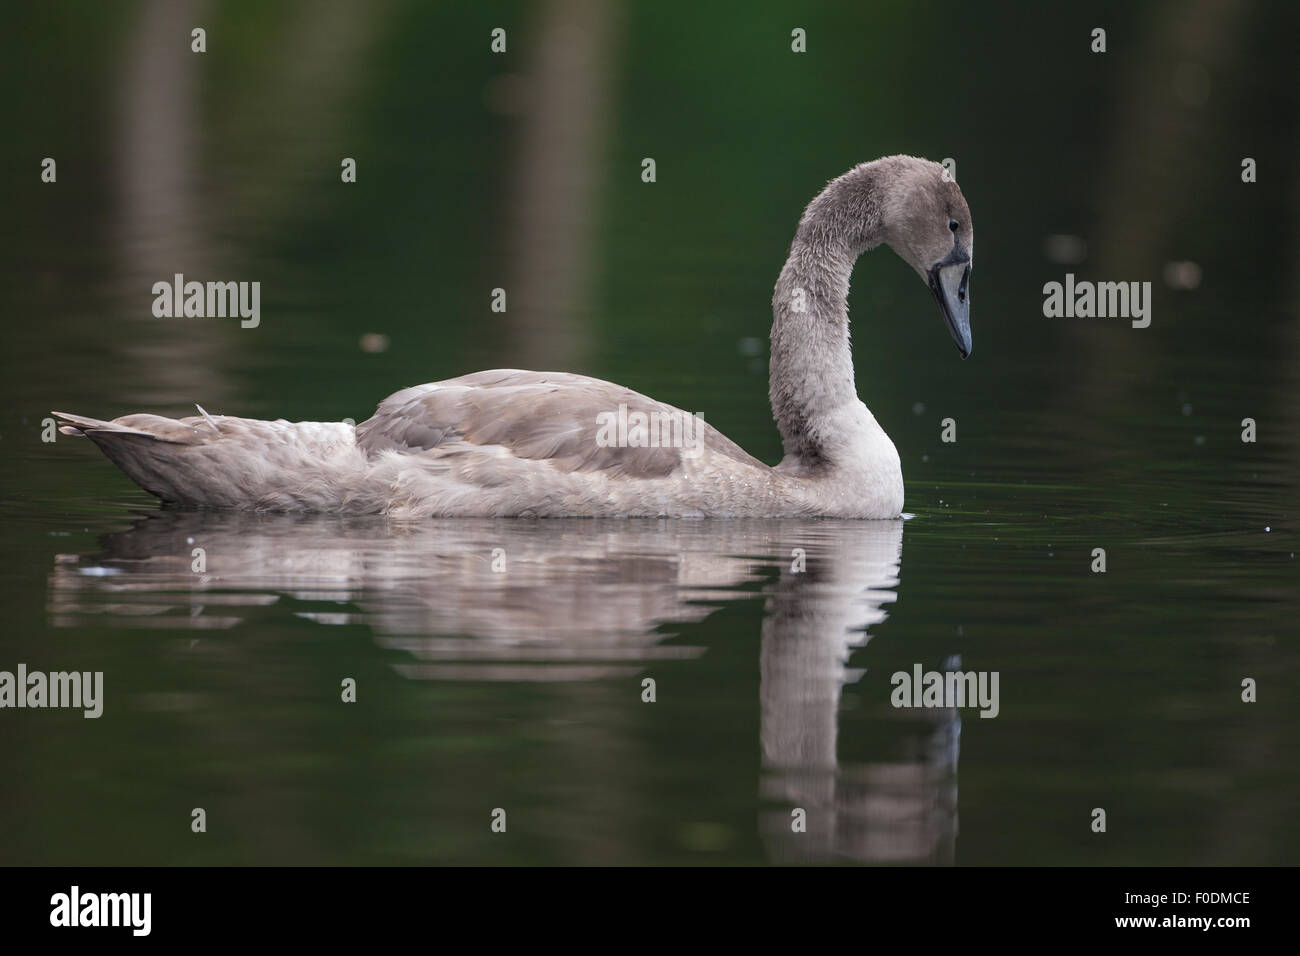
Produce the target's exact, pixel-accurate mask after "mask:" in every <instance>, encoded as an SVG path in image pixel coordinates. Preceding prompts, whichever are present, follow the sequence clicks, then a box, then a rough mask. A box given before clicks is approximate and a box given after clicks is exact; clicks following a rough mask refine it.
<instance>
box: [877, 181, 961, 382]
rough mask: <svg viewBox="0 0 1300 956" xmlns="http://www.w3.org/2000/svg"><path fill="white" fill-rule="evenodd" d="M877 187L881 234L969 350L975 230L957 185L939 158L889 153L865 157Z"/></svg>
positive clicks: (951, 329) (958, 340) (954, 333)
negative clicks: (872, 160)
mask: <svg viewBox="0 0 1300 956" xmlns="http://www.w3.org/2000/svg"><path fill="white" fill-rule="evenodd" d="M870 167H878V168H877V169H875V170H874V173H875V175H874V177H873V178H874V179H875V180H876V185H877V187H878V189H879V194H880V197H881V202H880V227H881V230H882V231H881V236H882V238H883V241H884V242H885V244H886V245H888V246H889V247H890V248H891V249H893V250H894V251H895V252H897V253H898V254H899V255H900V256H901V257H902V258H903V260H904V261H906V262H907V264H908V265H910V266H911V267H912V268H913V269H915V270H916V272H917V274H918V275H919V276H920V277H921V278H922V279H923V280H925V282H926V284H927V285H929V287H930V291H931V292H933V293H934V297H935V299H936V301H938V303H939V308H940V310H941V311H942V312H943V317H944V321H945V322H946V323H947V325H948V331H949V332H951V333H952V338H953V341H954V342H956V343H957V348H958V350H959V351H960V352H961V357H962V358H966V357H967V356H968V355H970V353H971V348H972V346H971V334H970V271H971V266H972V265H974V258H975V230H974V226H973V225H972V224H971V218H970V209H969V208H967V206H966V199H965V197H963V196H962V194H961V189H960V188H959V187H958V186H957V183H956V182H955V181H954V180H953V179H952V177H950V176H949V175H948V174H947V172H946V170H945V169H944V168H943V167H942V166H940V165H939V164H938V163H934V162H930V161H929V160H926V159H917V158H915V157H913V156H889V157H887V158H885V159H881V160H877V161H876V162H875V163H868V164H867V168H870Z"/></svg>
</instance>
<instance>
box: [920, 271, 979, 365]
mask: <svg viewBox="0 0 1300 956" xmlns="http://www.w3.org/2000/svg"><path fill="white" fill-rule="evenodd" d="M955 253H956V250H954V255H950V256H948V258H947V259H945V260H944V261H943V262H940V263H939V264H938V265H936V266H935V267H934V268H933V269H931V270H930V291H931V292H933V293H934V298H935V300H936V301H937V302H938V303H939V308H940V309H942V310H943V318H944V321H946V322H947V323H948V331H949V332H951V333H952V340H953V341H954V342H956V343H957V349H958V351H960V352H961V357H962V358H966V357H967V356H969V355H970V353H971V350H972V348H973V346H972V345H971V338H970V262H969V260H967V259H965V257H964V256H962V257H960V258H959V257H958V256H957V255H956V254H955Z"/></svg>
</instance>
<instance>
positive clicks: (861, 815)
mask: <svg viewBox="0 0 1300 956" xmlns="http://www.w3.org/2000/svg"><path fill="white" fill-rule="evenodd" d="M902 535H903V522H902V521H901V520H896V521H876V522H837V521H824V520H810V521H802V520H736V521H669V520H641V519H634V520H614V519H610V520H604V519H574V520H548V521H520V520H511V519H500V520H442V521H439V520H434V521H422V522H419V523H409V524H407V523H390V522H386V521H385V520H384V519H383V518H372V517H365V518H337V517H326V516H290V515H259V514H250V513H246V512H232V513H224V512H218V513H214V512H195V511H180V510H164V511H160V512H156V513H151V514H149V515H148V516H146V517H143V518H141V519H139V520H138V521H136V523H135V525H134V526H133V527H131V528H130V529H129V530H126V531H124V532H120V533H116V534H111V535H108V536H106V537H105V538H104V539H103V540H102V548H101V550H100V551H99V552H98V553H90V554H84V555H60V556H58V558H57V559H56V562H55V565H54V567H53V570H52V571H51V574H50V579H49V612H50V617H51V620H52V622H53V623H54V624H55V625H56V626H81V625H84V624H86V623H89V616H94V618H95V619H96V620H97V621H98V622H100V623H102V622H103V620H105V619H106V618H107V619H108V620H112V621H118V622H121V623H123V624H125V625H128V626H131V627H137V628H138V627H142V626H145V627H147V626H154V627H161V628H169V629H194V630H204V629H209V628H229V627H233V626H235V625H238V624H240V623H242V622H243V621H245V620H246V619H247V618H248V617H249V616H250V615H252V614H254V613H256V614H258V615H265V614H266V613H268V612H267V606H268V605H275V604H278V603H281V602H282V601H283V602H285V603H286V604H288V603H292V604H293V607H291V608H289V607H286V608H285V609H284V610H283V611H280V610H278V609H274V608H273V609H272V613H283V614H292V615H295V616H297V617H300V618H306V619H308V620H312V621H315V622H317V623H319V624H321V625H325V626H330V625H340V624H342V625H364V626H365V627H367V628H368V629H369V631H370V632H371V633H372V634H373V636H374V640H375V641H376V642H377V643H378V644H379V645H380V646H382V647H384V648H386V649H389V650H393V651H397V652H400V653H399V655H398V659H397V661H396V663H394V664H393V666H394V668H395V669H396V670H397V672H398V673H399V674H400V675H401V676H403V677H405V678H409V679H414V680H442V681H448V680H451V681H454V680H461V679H466V680H475V681H585V680H602V679H608V678H617V677H631V676H636V675H638V674H643V673H645V672H647V669H648V668H650V667H651V666H652V665H654V664H655V663H656V662H661V661H666V660H670V659H672V660H682V659H691V658H695V657H698V656H699V655H701V654H703V653H705V650H706V649H705V648H703V647H699V646H694V645H692V644H690V643H689V641H687V642H682V641H681V640H679V639H674V637H675V635H676V634H677V633H678V632H679V631H680V630H681V626H682V625H685V624H690V623H693V622H698V621H701V620H703V619H704V618H706V617H708V616H709V615H710V614H712V613H714V611H715V610H716V609H717V608H718V607H719V606H721V605H722V604H725V603H728V602H734V601H744V600H762V601H763V603H764V615H763V623H762V631H761V641H760V646H759V647H758V649H757V653H758V657H759V673H760V684H759V702H758V703H759V708H760V738H761V740H760V744H761V753H762V779H761V782H760V784H759V797H760V800H761V809H760V826H761V830H762V834H763V837H764V842H765V844H766V846H767V848H768V852H769V854H770V855H771V856H772V858H773V859H775V860H777V861H779V862H812V861H828V860H836V859H846V860H860V861H881V862H883V861H898V862H927V861H928V862H951V861H952V859H953V855H954V848H955V840H956V829H957V826H956V821H957V793H956V770H957V757H958V742H959V737H960V718H959V716H958V714H957V712H956V711H955V710H932V711H926V712H924V715H923V717H922V718H921V719H920V720H907V721H903V720H898V721H890V722H889V724H888V731H889V734H890V735H891V740H892V741H893V743H894V744H896V746H892V747H891V750H892V751H893V752H894V753H896V754H903V755H904V756H902V757H898V756H894V757H891V759H890V760H889V761H885V762H841V760H840V759H839V747H838V736H839V728H840V711H841V694H842V691H843V688H844V687H845V686H846V685H849V684H853V683H854V682H856V681H858V679H859V678H860V677H861V676H862V673H863V671H862V670H861V669H854V668H851V667H850V666H849V656H850V654H851V653H852V652H853V651H854V649H856V648H860V647H863V646H864V645H865V644H866V643H867V642H868V641H869V640H870V636H871V635H870V629H871V628H873V627H875V626H876V625H877V624H879V623H880V622H882V621H884V620H885V618H886V617H887V610H886V609H887V607H888V605H890V604H891V603H892V602H893V601H895V600H896V598H897V593H896V591H895V590H894V589H895V588H896V586H897V585H898V578H899V566H900V559H901V553H902ZM859 660H860V661H865V662H866V663H869V661H870V659H869V656H865V655H860V656H859ZM737 679H743V678H741V677H739V676H738V678H737ZM872 687H873V688H875V689H879V688H887V687H888V682H887V681H886V680H876V681H874V682H873V683H872ZM873 692H874V691H873ZM882 700H883V696H882ZM875 703H876V704H879V703H880V701H876V702H875ZM796 809H798V810H802V811H804V813H805V815H806V822H805V824H804V826H803V828H802V830H801V829H800V828H799V827H796V826H795V825H794V824H793V822H792V821H793V816H792V812H793V811H795V810H796Z"/></svg>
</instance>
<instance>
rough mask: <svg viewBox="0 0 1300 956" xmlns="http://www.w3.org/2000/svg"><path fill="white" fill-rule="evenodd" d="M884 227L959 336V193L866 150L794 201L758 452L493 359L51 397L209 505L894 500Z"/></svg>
mask: <svg viewBox="0 0 1300 956" xmlns="http://www.w3.org/2000/svg"><path fill="white" fill-rule="evenodd" d="M881 243H884V244H886V245H888V246H890V247H891V248H892V249H894V251H896V252H897V253H898V254H899V255H900V256H901V257H902V258H903V259H904V260H905V261H906V262H907V263H908V264H910V265H911V266H912V268H914V269H915V270H916V271H917V273H918V274H919V275H920V276H921V278H922V279H924V280H925V281H926V283H927V284H928V285H929V287H930V290H931V291H932V292H933V293H934V297H935V299H936V300H938V303H939V307H940V309H941V311H942V313H943V317H944V320H945V321H946V322H947V325H948V330H949V331H950V332H951V333H952V337H953V339H954V340H955V341H956V343H957V348H958V350H959V351H960V352H961V356H962V358H965V357H966V356H968V355H969V354H970V352H971V332H970V294H969V282H970V271H971V264H972V256H973V252H974V233H973V231H972V226H971V218H970V211H969V209H967V207H966V201H965V199H963V198H962V194H961V190H960V189H958V188H957V184H956V183H955V182H952V181H951V180H950V179H949V178H948V177H947V176H946V175H945V173H944V170H943V167H941V166H940V165H939V164H937V163H933V162H930V161H928V160H923V159H917V158H915V157H912V156H887V157H885V158H883V159H878V160H876V161H875V162H871V163H863V164H862V165H860V166H856V167H854V168H853V169H851V170H849V171H848V172H847V173H845V174H844V175H843V176H840V177H839V178H838V179H835V180H832V181H831V182H830V183H829V184H828V185H827V186H826V188H825V189H823V190H822V191H821V193H820V194H818V196H817V197H816V198H815V199H814V200H813V201H812V202H811V203H809V205H808V208H807V209H806V210H805V211H804V214H803V217H802V218H801V219H800V220H799V228H798V230H797V231H796V233H795V237H794V241H793V242H792V243H791V244H790V254H789V257H788V258H787V260H786V263H785V267H784V268H783V269H782V270H781V275H780V278H779V279H777V283H776V291H775V293H774V295H773V297H772V359H771V366H770V389H769V391H770V396H771V400H772V412H773V415H774V416H775V417H776V423H777V426H778V428H779V429H780V431H781V439H782V442H783V443H784V447H785V457H784V458H783V459H782V460H781V462H780V464H778V465H777V466H776V467H769V466H768V465H765V464H763V463H762V462H761V461H758V460H757V459H755V458H752V457H751V456H749V455H748V454H746V453H745V452H744V451H743V450H742V449H741V448H740V447H739V446H737V445H736V444H735V443H734V442H732V441H731V440H730V439H728V438H726V437H725V436H724V435H722V434H721V433H720V432H718V431H717V430H716V429H714V428H712V427H710V426H709V425H706V424H705V423H704V422H703V421H702V420H700V419H699V418H697V417H694V416H691V415H688V414H687V413H685V412H683V411H681V410H680V409H676V408H673V407H672V406H670V405H665V404H663V403H662V402H656V401H654V400H653V399H651V398H647V397H646V396H644V395H641V394H640V393H638V392H634V391H632V390H631V389H629V388H624V387H623V386H621V385H614V384H612V383H610V382H604V381H601V380H600V379H595V378H588V377H586V376H584V375H573V374H570V373H567V372H524V371H518V370H515V369H496V370H493V371H488V372H476V373H474V374H472V375H465V376H462V377H460V378H453V379H448V380H447V381H443V382H434V383H432V384H428V385H417V386H414V387H413V388H407V389H403V390H402V391H400V392H397V393H396V394H394V395H391V396H389V397H388V398H387V399H385V400H384V401H383V402H382V403H381V404H380V406H379V408H378V410H377V411H376V412H375V415H374V417H372V418H370V419H369V420H368V421H364V422H362V423H361V424H360V425H357V426H356V427H355V428H354V427H353V426H352V425H349V424H347V423H345V422H287V421H284V420H279V421H273V422H268V421H258V420H254V419H247V418H230V417H227V416H224V415H218V416H212V415H208V414H207V413H206V412H203V409H202V408H200V409H199V410H200V412H202V414H201V415H200V416H197V417H192V418H182V419H179V420H177V419H171V418H162V417H159V416H157V415H148V414H137V415H125V416H123V417H121V418H117V419H114V420H113V421H111V422H105V421H99V420H97V419H93V418H83V417H81V416H78V415H69V414H66V413H63V412H55V413H54V414H55V415H56V416H57V417H58V418H59V419H60V421H61V423H62V427H61V430H62V431H63V432H64V433H65V434H69V435H85V436H87V437H89V438H90V439H91V440H92V441H94V442H95V444H97V445H98V446H99V447H100V449H102V450H103V452H104V453H105V454H106V455H107V456H108V457H109V459H110V460H112V461H113V462H114V463H115V464H116V465H117V466H118V467H119V468H121V469H122V470H123V471H125V472H126V473H127V475H129V476H130V477H131V478H132V479H133V480H134V481H135V482H136V483H137V484H139V485H140V486H141V487H142V488H144V489H145V490H146V491H149V492H151V493H152V494H154V495H157V496H158V497H159V498H162V499H163V500H165V501H172V502H178V503H182V504H188V505H198V506H205V507H216V508H247V509H261V510H273V511H323V512H334V513H351V514H390V515H395V516H404V517H418V516H448V517H452V516H483V517H495V516H539V517H545V516H563V515H581V516H629V517H630V516H671V517H704V516H737V517H785V516H810V515H824V516H833V517H843V518H893V517H896V516H897V515H898V514H899V512H900V511H901V509H902V506H903V475H902V470H901V469H900V467H899V461H898V452H897V451H896V450H895V448H894V444H893V442H891V441H890V440H889V436H888V435H886V434H885V432H884V430H883V429H881V427H880V426H879V425H878V424H876V420H875V418H874V417H872V415H871V412H869V411H868V410H867V407H866V406H865V405H863V404H862V402H861V401H859V400H858V396H857V391H856V389H855V387H854V381H853V359H852V355H851V353H850V350H849V320H848V293H849V275H850V273H851V272H852V269H853V263H854V261H855V260H856V259H857V258H858V256H859V255H861V254H862V253H863V252H865V251H867V250H868V249H872V248H874V247H876V246H878V245H880V244H881Z"/></svg>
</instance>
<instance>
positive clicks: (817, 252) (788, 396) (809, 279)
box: [769, 172, 880, 469]
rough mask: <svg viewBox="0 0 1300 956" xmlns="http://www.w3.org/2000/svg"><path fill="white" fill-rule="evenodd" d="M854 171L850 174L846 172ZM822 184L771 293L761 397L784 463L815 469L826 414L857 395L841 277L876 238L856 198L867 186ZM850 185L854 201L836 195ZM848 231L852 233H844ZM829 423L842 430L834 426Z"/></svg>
mask: <svg viewBox="0 0 1300 956" xmlns="http://www.w3.org/2000/svg"><path fill="white" fill-rule="evenodd" d="M850 175H854V174H850ZM856 176H857V181H856V182H852V183H850V182H847V181H846V178H845V177H841V179H838V180H836V181H835V182H833V183H831V185H830V186H827V187H826V189H825V190H823V191H822V193H821V194H820V195H818V197H817V198H816V199H814V200H813V201H812V203H810V204H809V206H808V209H807V211H806V212H805V213H804V216H803V219H802V220H801V221H800V223H799V230H798V232H797V233H796V235H795V238H794V242H792V243H791V244H790V255H789V257H788V258H787V259H786V262H785V267H784V268H783V269H782V270H781V275H780V277H779V278H778V279H777V281H776V290H775V292H774V293H773V295H772V359H771V367H770V370H769V378H770V382H769V394H770V397H771V401H772V414H773V416H774V417H775V418H776V424H777V427H778V428H779V429H780V431H781V441H782V444H783V445H784V448H785V461H784V462H783V463H782V464H783V465H785V466H786V467H792V468H796V469H803V468H811V467H816V466H817V465H820V464H822V463H824V462H825V460H826V458H827V454H826V451H827V448H826V446H827V444H828V440H834V441H836V442H838V441H840V440H843V438H844V437H845V436H843V435H837V436H831V435H828V434H827V430H828V427H829V426H828V419H829V416H830V415H831V413H832V412H834V411H835V410H836V409H837V408H839V407H841V406H843V405H845V404H846V403H849V402H855V401H857V398H858V393H857V388H856V386H855V384H854V380H853V355H852V352H851V351H850V349H849V305H848V299H849V276H850V275H851V274H852V272H853V263H854V262H855V261H856V260H857V257H858V255H859V254H860V253H861V252H862V251H863V249H869V248H871V247H872V246H875V245H877V244H878V243H879V238H878V236H877V234H878V233H879V231H880V227H879V215H878V214H872V213H871V212H868V215H869V216H870V218H869V219H868V220H867V221H866V222H863V219H862V214H861V213H860V212H859V210H870V211H874V210H875V209H876V208H877V204H876V203H874V202H870V203H867V202H863V201H862V199H861V197H862V195H863V194H864V193H868V192H869V190H870V188H871V183H870V181H869V180H864V179H863V178H862V176H861V173H860V172H857V173H856ZM850 190H852V192H854V193H856V194H857V195H858V197H859V198H858V201H855V202H852V203H850V202H847V201H845V199H844V198H843V197H844V196H846V195H849V194H850ZM850 229H852V230H853V231H854V232H855V233H856V236H857V238H856V239H854V238H853V236H852V235H851V234H850ZM836 427H842V424H841V425H837V426H836Z"/></svg>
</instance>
